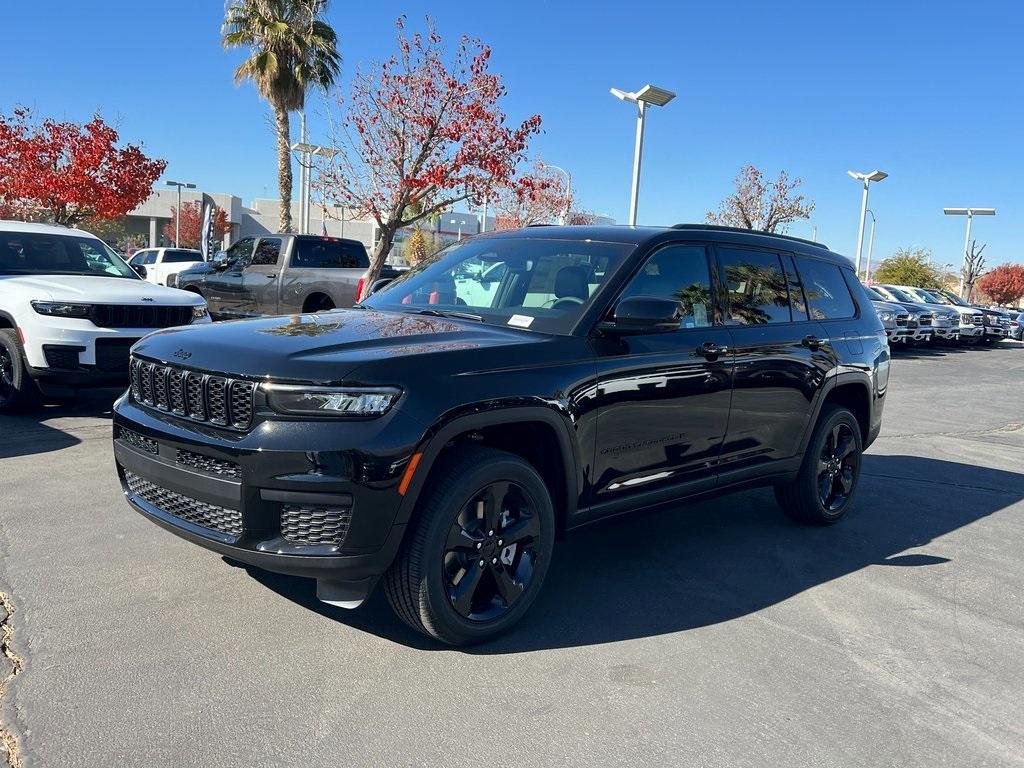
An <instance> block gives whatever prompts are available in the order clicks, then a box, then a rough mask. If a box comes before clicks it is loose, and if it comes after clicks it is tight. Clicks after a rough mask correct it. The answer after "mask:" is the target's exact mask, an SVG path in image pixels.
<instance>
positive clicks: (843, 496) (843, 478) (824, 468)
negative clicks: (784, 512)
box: [818, 423, 860, 512]
mask: <svg viewBox="0 0 1024 768" xmlns="http://www.w3.org/2000/svg"><path fill="white" fill-rule="evenodd" d="M859 468H860V454H859V453H858V452H857V440H856V438H855V436H854V434H853V430H852V429H851V428H850V425H849V424H843V423H840V424H836V425H835V426H834V427H833V428H832V429H831V431H830V432H829V433H828V437H827V438H826V440H825V444H824V445H823V446H822V448H821V455H820V456H819V457H818V499H819V501H820V502H821V505H822V506H823V507H824V508H825V509H827V510H828V511H829V512H835V511H836V510H838V509H840V508H841V507H842V506H843V505H844V504H846V502H847V501H848V500H849V498H850V494H851V493H853V484H854V481H855V480H856V478H857V471H858V469H859Z"/></svg>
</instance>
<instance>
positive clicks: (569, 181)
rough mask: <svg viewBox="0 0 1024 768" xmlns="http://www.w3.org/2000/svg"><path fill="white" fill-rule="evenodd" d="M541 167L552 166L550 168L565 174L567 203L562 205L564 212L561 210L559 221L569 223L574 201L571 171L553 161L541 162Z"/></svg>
mask: <svg viewBox="0 0 1024 768" xmlns="http://www.w3.org/2000/svg"><path fill="white" fill-rule="evenodd" d="M540 167H541V168H550V169H552V170H554V171H561V172H562V173H563V174H565V205H564V206H562V212H561V214H560V215H559V217H558V223H559V224H568V223H569V205H570V204H571V203H572V198H571V196H572V174H571V173H569V172H568V171H567V170H565V168H561V167H559V166H557V165H552V164H551V163H545V162H543V161H542V162H541V164H540Z"/></svg>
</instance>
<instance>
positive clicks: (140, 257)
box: [128, 251, 146, 267]
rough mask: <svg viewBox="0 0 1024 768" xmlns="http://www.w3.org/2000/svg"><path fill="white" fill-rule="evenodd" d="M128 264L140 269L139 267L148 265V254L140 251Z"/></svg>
mask: <svg viewBox="0 0 1024 768" xmlns="http://www.w3.org/2000/svg"><path fill="white" fill-rule="evenodd" d="M128 263H129V264H131V265H132V266H133V267H138V266H141V265H143V264H145V263H146V252H145V251H139V252H138V253H136V254H135V255H134V256H132V258H131V260H130V261H129V262H128Z"/></svg>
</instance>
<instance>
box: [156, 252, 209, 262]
mask: <svg viewBox="0 0 1024 768" xmlns="http://www.w3.org/2000/svg"><path fill="white" fill-rule="evenodd" d="M202 260H203V255H202V254H201V253H196V252H195V251H164V264H183V263H185V262H187V261H202Z"/></svg>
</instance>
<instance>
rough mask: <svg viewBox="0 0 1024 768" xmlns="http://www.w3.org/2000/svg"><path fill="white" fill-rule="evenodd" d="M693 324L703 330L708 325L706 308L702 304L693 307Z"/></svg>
mask: <svg viewBox="0 0 1024 768" xmlns="http://www.w3.org/2000/svg"><path fill="white" fill-rule="evenodd" d="M693 322H694V325H696V326H697V327H698V328H704V327H706V326H708V325H709V323H708V308H707V307H706V306H704V305H703V304H694V305H693Z"/></svg>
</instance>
